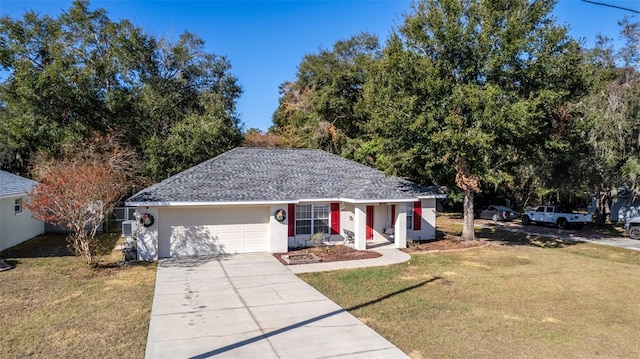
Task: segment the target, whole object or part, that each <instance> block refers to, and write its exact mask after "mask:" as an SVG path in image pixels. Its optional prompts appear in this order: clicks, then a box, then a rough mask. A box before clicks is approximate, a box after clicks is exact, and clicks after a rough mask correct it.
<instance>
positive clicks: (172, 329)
mask: <svg viewBox="0 0 640 359" xmlns="http://www.w3.org/2000/svg"><path fill="white" fill-rule="evenodd" d="M383 250H385V249H382V250H381V252H382V251H383ZM392 251H394V252H399V251H397V250H392ZM384 253H387V252H386V251H385V252H384ZM400 253H402V252H400ZM402 254H404V253H402ZM390 256H393V254H391V252H389V254H386V255H383V257H380V258H377V259H373V260H367V261H357V262H362V263H361V264H358V265H356V266H362V265H366V266H369V264H371V265H383V264H388V263H394V262H395V261H397V260H400V261H403V260H405V259H401V258H400V257H399V256H398V257H394V258H397V259H391V258H392V257H390ZM407 257H408V256H407ZM402 258H404V256H402ZM369 261H372V262H369ZM353 265H355V264H347V263H344V262H343V264H342V265H341V267H344V268H351V267H352V266H353ZM307 266H312V265H305V266H298V267H299V268H303V267H307ZM289 268H293V267H285V266H283V265H282V264H281V263H280V262H278V261H277V260H276V259H275V258H274V257H273V256H271V255H270V254H243V255H234V256H227V257H220V258H215V257H205V258H203V257H198V258H172V259H161V260H160V261H159V262H158V271H157V276H156V290H155V294H154V300H153V307H152V310H151V322H150V324H149V336H148V341H147V348H146V353H145V357H146V358H209V357H216V358H336V357H339V358H408V356H407V355H406V354H404V353H403V352H402V351H400V350H399V349H398V348H397V347H395V346H394V345H393V344H391V343H390V342H389V341H387V340H386V339H384V338H383V337H382V336H380V335H379V334H377V333H376V332H374V331H373V330H372V329H371V328H369V327H367V326H366V325H364V324H363V323H362V322H360V321H359V320H358V319H356V318H355V317H354V316H352V315H351V314H349V313H348V312H347V311H346V310H345V309H342V308H341V307H339V306H338V305H337V304H335V303H334V302H332V301H331V300H329V299H328V298H327V297H325V296H324V295H322V294H321V293H320V292H318V291H317V290H315V289H314V288H312V287H311V286H309V285H307V284H306V283H305V282H303V281H302V280H300V279H299V278H298V277H297V276H296V275H295V274H294V273H293V272H292V271H291V270H289ZM307 269H308V271H313V270H316V269H317V267H307ZM323 270H328V269H323ZM362 305H366V303H364V304H362Z"/></svg>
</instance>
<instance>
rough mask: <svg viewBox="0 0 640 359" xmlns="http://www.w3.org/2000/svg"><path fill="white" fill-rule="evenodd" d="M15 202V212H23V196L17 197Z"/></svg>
mask: <svg viewBox="0 0 640 359" xmlns="http://www.w3.org/2000/svg"><path fill="white" fill-rule="evenodd" d="M13 203H14V205H13V213H15V214H20V213H22V198H16V200H15V201H14V202H13Z"/></svg>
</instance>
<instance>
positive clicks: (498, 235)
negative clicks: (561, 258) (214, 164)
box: [476, 227, 583, 248]
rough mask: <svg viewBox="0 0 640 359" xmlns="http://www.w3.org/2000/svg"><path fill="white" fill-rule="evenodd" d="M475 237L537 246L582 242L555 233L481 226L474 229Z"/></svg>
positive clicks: (509, 244) (507, 243)
mask: <svg viewBox="0 0 640 359" xmlns="http://www.w3.org/2000/svg"><path fill="white" fill-rule="evenodd" d="M476 237H477V238H478V239H484V240H487V241H489V242H500V243H501V244H503V245H507V246H531V247H539V248H564V247H568V246H574V245H578V244H583V242H581V241H577V240H572V239H568V238H560V237H559V236H555V235H542V234H528V233H524V232H521V231H513V230H505V229H502V228H496V227H491V228H482V229H478V230H476Z"/></svg>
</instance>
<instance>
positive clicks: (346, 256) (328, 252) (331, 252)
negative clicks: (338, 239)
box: [273, 245, 382, 265]
mask: <svg viewBox="0 0 640 359" xmlns="http://www.w3.org/2000/svg"><path fill="white" fill-rule="evenodd" d="M304 253H312V254H315V255H316V256H317V257H319V258H320V259H321V260H322V261H323V262H338V261H350V260H354V259H369V258H377V257H380V256H381V255H382V254H380V253H378V252H374V251H359V250H357V249H353V248H351V247H348V246H343V245H331V246H324V247H312V248H300V249H296V250H292V251H289V252H284V253H274V254H273V256H274V257H276V258H277V259H278V260H279V261H280V263H282V264H284V265H295V264H287V262H285V261H284V260H283V259H282V256H284V255H295V254H304Z"/></svg>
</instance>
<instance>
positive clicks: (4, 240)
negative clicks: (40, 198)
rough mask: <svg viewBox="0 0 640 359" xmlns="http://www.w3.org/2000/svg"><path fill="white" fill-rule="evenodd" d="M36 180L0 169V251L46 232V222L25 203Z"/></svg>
mask: <svg viewBox="0 0 640 359" xmlns="http://www.w3.org/2000/svg"><path fill="white" fill-rule="evenodd" d="M36 183H37V182H36V181H33V180H30V179H28V178H24V177H20V176H17V175H14V174H12V173H9V172H6V171H0V251H2V250H5V249H7V248H9V247H13V246H15V245H17V244H20V243H22V242H24V241H26V240H27V239H30V238H33V237H35V236H37V235H38V234H41V233H44V222H42V221H39V220H37V219H34V218H32V217H31V212H30V211H29V210H28V209H26V208H24V206H23V204H24V203H25V202H26V201H27V199H28V198H29V195H28V194H27V192H29V191H31V189H33V186H34V185H35V184H36Z"/></svg>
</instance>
